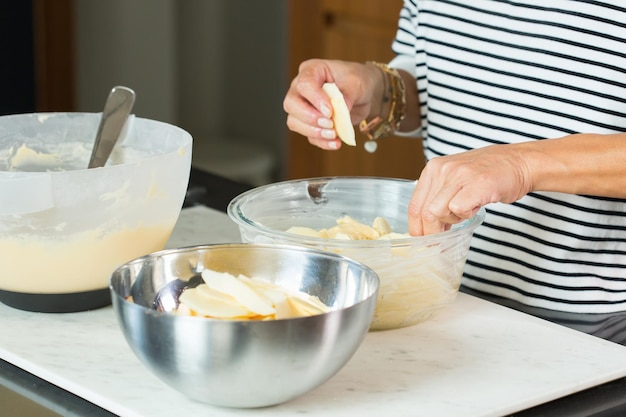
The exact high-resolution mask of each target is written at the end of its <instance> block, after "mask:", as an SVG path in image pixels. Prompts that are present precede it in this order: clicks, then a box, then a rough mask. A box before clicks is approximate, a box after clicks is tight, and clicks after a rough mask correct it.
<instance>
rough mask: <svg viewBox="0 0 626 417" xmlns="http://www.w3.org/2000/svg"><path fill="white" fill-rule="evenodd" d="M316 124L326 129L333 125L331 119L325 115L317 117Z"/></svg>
mask: <svg viewBox="0 0 626 417" xmlns="http://www.w3.org/2000/svg"><path fill="white" fill-rule="evenodd" d="M317 125H318V126H319V127H323V128H326V129H332V128H333V127H335V125H334V124H333V121H332V120H331V119H327V118H325V117H320V118H319V119H317Z"/></svg>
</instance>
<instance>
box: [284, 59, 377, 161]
mask: <svg viewBox="0 0 626 417" xmlns="http://www.w3.org/2000/svg"><path fill="white" fill-rule="evenodd" d="M327 82H328V83H335V84H337V87H339V90H341V92H342V93H343V96H344V99H345V101H346V104H347V105H348V109H350V117H351V121H352V124H353V125H355V124H357V123H359V122H360V121H361V120H363V119H365V118H367V117H368V116H370V115H371V114H376V111H377V109H373V108H372V103H378V102H377V101H376V100H374V99H373V98H374V97H378V96H377V95H376V94H380V95H382V75H381V74H380V71H379V70H378V69H376V68H375V67H373V66H369V65H365V64H361V63H356V62H347V61H333V60H322V59H311V60H308V61H304V62H303V63H302V64H300V67H299V69H298V74H297V75H296V77H295V78H294V79H293V81H292V82H291V85H290V87H289V90H288V91H287V94H286V96H285V99H284V101H283V108H284V110H285V111H286V112H287V127H288V128H289V129H290V130H292V131H294V132H296V133H299V134H301V135H303V136H305V137H306V138H307V139H308V140H309V143H311V144H312V145H315V146H317V147H319V148H322V149H327V150H332V149H339V148H340V147H341V140H339V138H338V136H337V132H336V131H335V129H334V124H333V120H332V106H331V103H330V99H329V98H328V96H327V95H326V93H325V92H324V90H323V89H322V85H324V83H327ZM378 105H380V103H378Z"/></svg>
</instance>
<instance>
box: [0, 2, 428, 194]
mask: <svg viewBox="0 0 626 417" xmlns="http://www.w3.org/2000/svg"><path fill="white" fill-rule="evenodd" d="M401 6H402V0H391V1H389V0H306V1H300V0H263V1H249V0H185V1H177V0H107V1H100V0H30V1H25V0H5V1H3V2H2V5H1V6H0V48H1V49H0V52H1V53H2V56H3V62H4V65H2V66H0V83H2V87H3V94H1V95H0V114H13V113H23V112H33V111H81V112H83V111H84V112H100V111H101V109H102V107H103V105H104V101H105V99H106V97H107V95H108V93H109V91H110V90H111V88H112V87H114V86H116V85H124V86H127V87H129V88H132V89H133V90H135V92H136V93H137V100H136V103H135V107H134V113H135V114H136V115H137V116H138V117H145V118H150V119H156V120H161V121H164V122H168V123H172V124H175V125H178V126H180V127H182V128H183V129H185V130H187V131H189V132H190V133H191V134H192V136H193V137H194V151H193V164H194V166H195V167H199V168H201V169H205V170H209V171H212V172H215V173H218V174H221V175H224V176H227V177H230V178H232V179H235V180H239V181H242V182H246V183H249V184H252V185H260V184H264V183H268V182H273V181H277V180H282V179H287V178H302V177H310V176H319V175H381V176H393V177H408V178H417V176H418V175H419V172H420V171H421V167H422V165H423V155H422V152H421V141H419V140H406V139H398V138H389V139H385V143H384V144H381V145H379V147H378V148H379V150H378V151H377V152H376V153H375V154H373V155H372V154H368V153H367V152H365V151H364V150H363V147H362V146H361V143H362V141H363V138H362V137H361V138H359V139H357V140H358V141H359V142H360V143H359V146H357V147H356V148H350V149H347V148H349V147H344V148H346V149H342V150H341V151H339V152H325V151H321V150H319V149H317V148H314V147H312V146H311V145H309V144H308V142H307V141H306V140H305V139H304V138H302V137H301V136H299V135H296V134H293V133H290V132H288V131H287V128H286V125H285V120H286V115H285V113H284V111H283V109H282V100H283V98H284V95H285V93H286V91H287V89H288V86H289V82H290V80H291V79H292V78H293V76H294V75H295V74H296V72H297V67H298V65H299V63H300V62H301V61H302V60H304V59H307V58H312V57H326V58H337V59H350V60H357V61H365V60H378V61H387V60H389V59H391V57H392V56H393V54H392V52H391V49H390V46H391V42H392V40H393V37H394V35H395V31H396V24H397V18H398V13H399V10H400V7H401Z"/></svg>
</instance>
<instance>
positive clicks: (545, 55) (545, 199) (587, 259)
mask: <svg viewBox="0 0 626 417" xmlns="http://www.w3.org/2000/svg"><path fill="white" fill-rule="evenodd" d="M393 50H394V52H395V53H396V54H397V57H396V58H395V59H394V61H392V63H391V65H392V66H396V67H399V68H403V69H406V70H409V71H411V72H412V73H413V74H414V75H415V78H416V80H417V86H418V92H419V97H420V101H421V111H422V116H423V117H422V120H423V122H422V127H421V132H420V135H421V136H422V137H423V138H424V151H425V154H426V158H427V159H430V158H433V157H436V156H440V155H448V154H454V153H458V152H462V151H465V150H468V149H474V148H481V147H484V146H488V145H492V144H503V143H517V142H523V141H534V140H542V139H545V138H557V137H563V136H566V135H569V134H573V133H599V134H609V133H617V132H624V131H626V3H624V2H622V1H620V0H614V1H612V2H611V1H606V2H604V1H593V0H589V1H576V0H550V1H545V0H475V1H467V0H456V1H452V0H450V1H448V0H425V1H419V0H405V3H404V8H403V9H402V11H401V14H400V19H399V26H398V32H397V36H396V39H395V40H394V42H393ZM624 163H625V164H626V161H624ZM486 209H487V217H486V219H485V222H484V223H483V225H481V226H480V227H479V228H478V229H477V230H476V232H475V234H474V237H473V239H472V244H471V248H470V253H469V255H468V259H467V264H466V267H465V272H464V276H463V284H464V285H465V286H466V287H468V288H471V289H474V290H478V291H481V292H484V293H488V294H494V295H497V296H501V297H506V298H509V299H512V300H515V301H518V302H521V303H523V304H525V305H529V306H534V307H540V308H546V309H551V310H559V311H565V312H579V313H610V312H616V311H624V310H626V200H620V199H614V198H601V197H592V196H583V195H569V194H563V193H548V192H537V193H531V194H529V195H527V196H525V197H523V198H522V199H520V200H518V201H517V202H515V203H512V204H490V205H488V206H487V207H486Z"/></svg>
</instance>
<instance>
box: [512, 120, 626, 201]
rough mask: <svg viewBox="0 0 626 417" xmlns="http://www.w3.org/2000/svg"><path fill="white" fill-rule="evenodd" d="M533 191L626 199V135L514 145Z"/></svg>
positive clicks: (594, 135)
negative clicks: (523, 164)
mask: <svg viewBox="0 0 626 417" xmlns="http://www.w3.org/2000/svg"><path fill="white" fill-rule="evenodd" d="M511 146H513V147H514V149H516V150H517V151H519V152H520V155H521V157H522V159H523V161H525V165H526V167H527V168H526V169H527V175H528V178H529V182H530V188H531V191H555V192H563V193H570V194H582V195H596V196H605V197H614V198H626V133H620V134H612V135H599V134H576V135H570V136H566V137H563V138H559V139H548V140H541V141H534V142H526V143H520V144H515V145H511Z"/></svg>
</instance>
